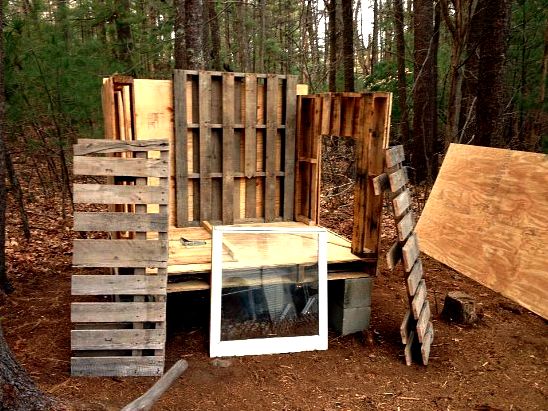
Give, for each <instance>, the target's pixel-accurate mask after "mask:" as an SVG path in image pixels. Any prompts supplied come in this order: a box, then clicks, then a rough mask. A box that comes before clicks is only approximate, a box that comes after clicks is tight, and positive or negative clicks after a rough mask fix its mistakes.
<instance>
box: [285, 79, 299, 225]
mask: <svg viewBox="0 0 548 411" xmlns="http://www.w3.org/2000/svg"><path fill="white" fill-rule="evenodd" d="M296 88H297V77H296V76H287V82H286V91H285V153H284V172H285V176H284V193H283V199H284V205H283V218H284V220H287V221H293V220H294V218H295V144H296V139H295V122H296V114H297V96H296V94H295V92H296Z"/></svg>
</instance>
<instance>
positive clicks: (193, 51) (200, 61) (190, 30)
mask: <svg viewBox="0 0 548 411" xmlns="http://www.w3.org/2000/svg"><path fill="white" fill-rule="evenodd" d="M202 40H203V39H202V5H201V1H200V0H186V1H185V45H186V62H187V67H185V68H187V69H189V70H203V69H204V67H205V62H204V55H203V41H202Z"/></svg>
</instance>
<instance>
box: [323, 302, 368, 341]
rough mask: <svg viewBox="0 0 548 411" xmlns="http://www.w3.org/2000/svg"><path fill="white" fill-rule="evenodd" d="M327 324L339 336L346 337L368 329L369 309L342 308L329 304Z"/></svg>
mask: <svg viewBox="0 0 548 411" xmlns="http://www.w3.org/2000/svg"><path fill="white" fill-rule="evenodd" d="M328 317H329V324H330V325H331V327H332V328H333V329H334V330H335V331H336V332H337V333H339V334H341V335H348V334H352V333H355V332H359V331H363V330H366V329H367V328H369V321H370V319H371V307H356V308H343V307H341V306H340V305H339V304H329V315H328Z"/></svg>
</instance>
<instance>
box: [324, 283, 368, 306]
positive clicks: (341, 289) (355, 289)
mask: <svg viewBox="0 0 548 411" xmlns="http://www.w3.org/2000/svg"><path fill="white" fill-rule="evenodd" d="M372 287H373V277H364V278H352V279H346V280H334V281H330V282H329V302H330V303H335V304H338V305H340V306H341V307H342V308H359V307H369V306H370V305H371V289H372Z"/></svg>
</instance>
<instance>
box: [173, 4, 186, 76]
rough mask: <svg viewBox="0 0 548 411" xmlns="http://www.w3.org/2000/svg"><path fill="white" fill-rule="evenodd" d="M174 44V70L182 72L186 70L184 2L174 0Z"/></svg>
mask: <svg viewBox="0 0 548 411" xmlns="http://www.w3.org/2000/svg"><path fill="white" fill-rule="evenodd" d="M174 3H175V24H174V31H175V44H174V47H173V54H174V58H175V68H176V69H178V70H182V69H185V68H187V61H186V47H185V0H175V2H174Z"/></svg>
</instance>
